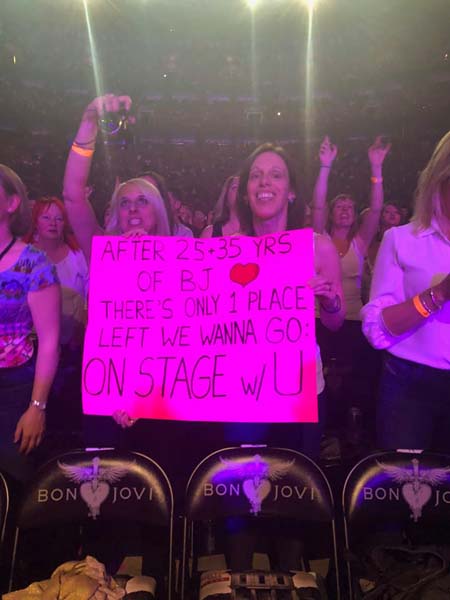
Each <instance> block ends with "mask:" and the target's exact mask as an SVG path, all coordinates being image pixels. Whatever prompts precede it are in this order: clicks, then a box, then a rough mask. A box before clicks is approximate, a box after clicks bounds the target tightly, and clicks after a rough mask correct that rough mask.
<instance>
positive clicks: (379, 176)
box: [355, 136, 391, 256]
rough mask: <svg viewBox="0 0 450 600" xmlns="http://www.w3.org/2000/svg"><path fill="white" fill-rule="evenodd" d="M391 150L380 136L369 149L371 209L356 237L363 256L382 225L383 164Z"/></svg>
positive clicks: (365, 215) (389, 145) (365, 213)
mask: <svg viewBox="0 0 450 600" xmlns="http://www.w3.org/2000/svg"><path fill="white" fill-rule="evenodd" d="M390 149H391V144H383V141H382V139H381V136H378V137H377V138H376V139H375V141H374V143H373V144H372V145H371V146H370V148H369V152H368V155H369V161H370V172H371V176H370V204H369V209H368V210H366V211H365V212H364V216H363V219H362V223H361V226H360V228H359V230H358V233H357V234H356V236H355V240H356V243H357V244H358V246H359V250H360V252H361V254H363V256H366V254H367V252H368V250H369V246H370V244H371V243H372V241H373V238H374V237H375V235H376V233H377V231H378V227H379V224H380V216H381V211H382V210H383V202H384V192H383V162H384V159H385V158H386V155H387V153H388V152H389V150H390Z"/></svg>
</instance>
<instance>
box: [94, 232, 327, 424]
mask: <svg viewBox="0 0 450 600" xmlns="http://www.w3.org/2000/svg"><path fill="white" fill-rule="evenodd" d="M313 274H314V266H313V238H312V232H311V230H303V231H295V232H285V233H281V234H276V235H269V236H265V237H262V238H249V237H228V238H218V239H212V240H195V239H189V238H161V237H142V238H134V239H125V238H123V237H96V238H95V239H94V242H93V249H92V266H91V284H90V297H89V324H88V330H87V334H86V342H85V350H84V360H83V363H84V364H83V409H84V412H85V413H87V414H98V415H110V414H112V413H113V412H114V411H115V410H117V409H124V410H126V411H127V412H128V413H129V415H130V416H132V417H134V418H136V417H151V418H156V419H180V420H193V421H238V422H239V421H241V422H291V421H305V422H308V421H316V420H317V398H316V362H315V359H316V346H315V331H314V299H313V294H312V292H311V290H310V288H309V287H308V286H307V284H306V282H307V281H308V280H309V279H310V278H311V277H312V276H313Z"/></svg>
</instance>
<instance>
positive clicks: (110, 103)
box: [63, 94, 131, 261]
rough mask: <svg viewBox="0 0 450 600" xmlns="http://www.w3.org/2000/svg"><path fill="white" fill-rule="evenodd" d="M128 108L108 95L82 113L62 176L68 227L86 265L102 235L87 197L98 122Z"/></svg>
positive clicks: (127, 101) (123, 100)
mask: <svg viewBox="0 0 450 600" xmlns="http://www.w3.org/2000/svg"><path fill="white" fill-rule="evenodd" d="M130 108H131V99H130V98H129V97H128V96H114V95H112V94H107V95H106V96H100V97H98V98H95V99H94V100H93V101H92V102H91V103H90V104H89V105H88V106H87V107H86V109H85V110H84V112H83V116H82V118H81V123H80V126H79V128H78V132H77V134H76V136H75V140H74V143H73V145H72V147H71V149H70V151H69V156H68V159H67V163H66V171H65V174H64V191H63V197H64V201H65V204H66V208H67V214H68V216H69V221H70V224H71V226H72V228H73V230H74V233H75V236H76V238H77V240H78V243H79V244H80V247H81V249H82V250H83V253H84V255H85V256H86V259H87V260H88V261H89V259H90V253H91V242H92V237H93V236H94V235H97V234H99V233H101V232H102V229H101V227H100V225H99V224H98V223H97V219H96V217H95V213H94V210H93V208H92V206H91V205H90V203H89V200H88V198H87V194H86V186H87V181H88V177H89V172H90V169H91V163H92V157H93V155H94V149H95V143H96V141H97V134H98V120H99V118H100V117H101V116H102V115H103V114H104V113H105V112H118V111H120V110H122V109H125V110H129V109H130Z"/></svg>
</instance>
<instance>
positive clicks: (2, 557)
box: [0, 473, 12, 596]
mask: <svg viewBox="0 0 450 600" xmlns="http://www.w3.org/2000/svg"><path fill="white" fill-rule="evenodd" d="M9 515H10V493H9V487H8V484H7V482H6V479H5V477H4V476H3V475H2V473H0V596H1V594H2V593H3V592H6V589H3V587H4V586H3V583H2V582H3V581H5V580H6V582H7V576H6V575H5V573H7V571H8V565H9V562H10V560H11V552H12V549H11V545H12V544H11V541H10V540H9V537H10V536H7V525H8V520H9ZM8 529H9V528H8ZM6 582H5V583H6Z"/></svg>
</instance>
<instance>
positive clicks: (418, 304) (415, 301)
mask: <svg viewBox="0 0 450 600" xmlns="http://www.w3.org/2000/svg"><path fill="white" fill-rule="evenodd" d="M412 301H413V304H414V308H415V309H416V310H417V312H418V313H419V314H420V315H421V316H422V317H424V318H425V319H427V318H428V317H429V316H430V315H431V313H430V311H429V310H427V309H426V308H425V306H424V304H423V302H422V300H421V299H420V296H419V294H417V296H414V298H413V299H412Z"/></svg>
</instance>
